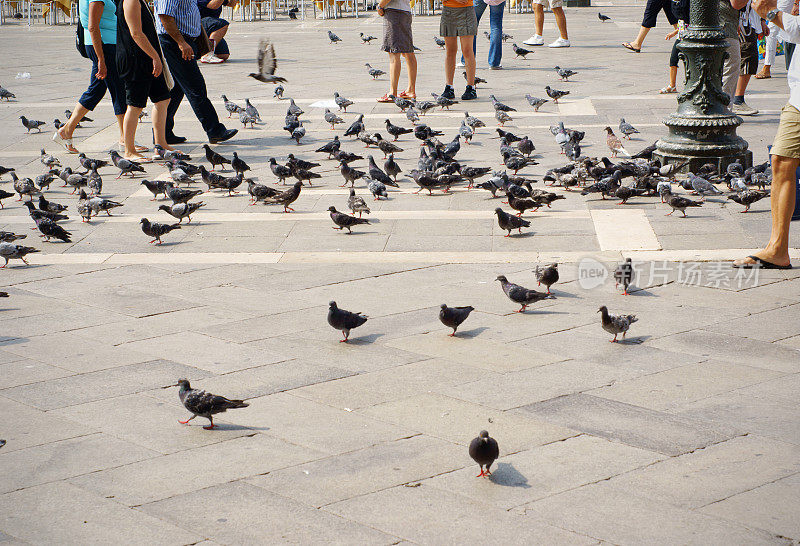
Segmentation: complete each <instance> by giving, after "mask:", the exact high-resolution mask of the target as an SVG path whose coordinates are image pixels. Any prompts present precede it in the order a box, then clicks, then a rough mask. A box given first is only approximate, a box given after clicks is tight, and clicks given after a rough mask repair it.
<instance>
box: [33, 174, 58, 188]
mask: <svg viewBox="0 0 800 546" xmlns="http://www.w3.org/2000/svg"><path fill="white" fill-rule="evenodd" d="M54 179H55V174H53V172H47V173H44V174H40V175H39V176H37V177H36V179H35V180H34V183H35V184H36V186H37V187H38V188H39V191H43V190H44V189H48V190H49V189H50V184H52V183H53V180H54Z"/></svg>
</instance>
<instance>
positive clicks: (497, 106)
mask: <svg viewBox="0 0 800 546" xmlns="http://www.w3.org/2000/svg"><path fill="white" fill-rule="evenodd" d="M489 98H490V99H492V106H494V109H495V110H497V111H502V112H516V111H517V109H516V108H512V107H510V106H508V105H505V104H503V103H502V102H500V101H499V100H497V97H495V96H494V95H489Z"/></svg>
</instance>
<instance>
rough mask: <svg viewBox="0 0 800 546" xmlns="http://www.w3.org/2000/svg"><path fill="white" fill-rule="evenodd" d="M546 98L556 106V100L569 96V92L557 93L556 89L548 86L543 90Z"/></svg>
mask: <svg viewBox="0 0 800 546" xmlns="http://www.w3.org/2000/svg"><path fill="white" fill-rule="evenodd" d="M544 90H545V92H546V93H547V96H548V97H550V98H551V99H553V102H555V103H556V104H558V99H560V98H562V97H565V96H566V95H569V91H559V90H558V89H553V88H551V87H550V86H549V85H548V86H547V87H545V88H544Z"/></svg>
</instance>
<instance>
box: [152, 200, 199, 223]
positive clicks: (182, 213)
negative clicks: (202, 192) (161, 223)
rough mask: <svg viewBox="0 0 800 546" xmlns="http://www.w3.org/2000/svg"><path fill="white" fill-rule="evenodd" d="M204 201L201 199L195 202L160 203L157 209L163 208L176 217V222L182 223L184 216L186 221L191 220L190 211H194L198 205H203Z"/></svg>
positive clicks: (189, 221)
mask: <svg viewBox="0 0 800 546" xmlns="http://www.w3.org/2000/svg"><path fill="white" fill-rule="evenodd" d="M204 206H205V203H203V202H202V201H198V202H197V203H175V204H174V205H172V206H169V205H161V206H159V207H158V210H163V211H164V212H166V213H167V214H169V215H170V216H172V217H174V218H177V219H178V223H179V224H181V223H183V219H184V218H186V219H187V220H188V223H191V222H192V216H191V215H192V213H193V212H195V211H196V210H197V209H199V208H200V207H204Z"/></svg>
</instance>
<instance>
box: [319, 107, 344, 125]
mask: <svg viewBox="0 0 800 546" xmlns="http://www.w3.org/2000/svg"><path fill="white" fill-rule="evenodd" d="M323 118H325V123H330V124H331V129H335V128H336V125H337V124H339V123H344V120H343V119H342V118H340V117H339V116H337V115H336V114H334V113H333V112H331V111H330V109H329V108H326V109H325V114H324V115H323Z"/></svg>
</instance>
